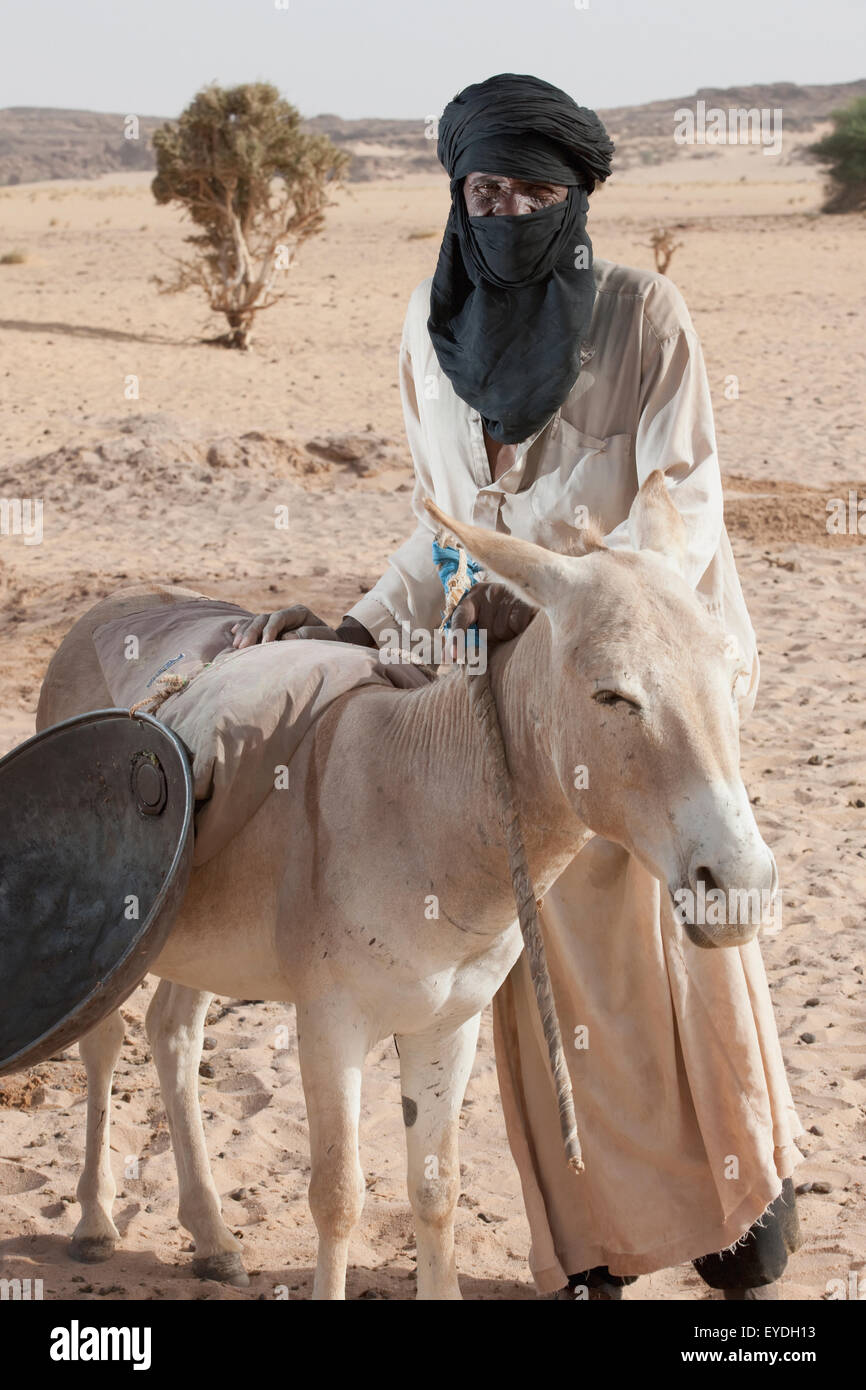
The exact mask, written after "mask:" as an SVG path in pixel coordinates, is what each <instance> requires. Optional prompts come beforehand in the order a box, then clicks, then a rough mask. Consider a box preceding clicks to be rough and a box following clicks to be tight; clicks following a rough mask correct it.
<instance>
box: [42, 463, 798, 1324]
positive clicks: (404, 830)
mask: <svg viewBox="0 0 866 1390" xmlns="http://www.w3.org/2000/svg"><path fill="white" fill-rule="evenodd" d="M428 505H429V509H430V511H431V513H432V514H433V515H434V516H435V517H436V518H437V520H438V521H440V522H441V523H442V524H444V525H445V526H447V527H448V529H449V530H450V531H451V532H452V533H453V534H455V535H456V536H457V537H458V538H459V540H460V541H461V542H462V543H463V544H464V545H465V546H466V548H467V549H468V550H469V552H470V553H471V554H472V555H473V556H474V557H475V558H476V559H478V560H479V561H480V562H481V563H482V564H483V565H484V566H485V568H486V569H487V570H488V571H489V572H490V573H491V574H493V575H496V576H498V577H499V578H500V579H502V580H503V581H504V582H505V583H506V584H508V585H510V586H511V588H512V589H513V590H514V591H515V592H516V593H517V594H519V595H521V596H522V597H523V598H525V599H526V600H527V601H528V602H530V603H531V604H532V605H534V606H535V607H536V608H537V610H538V611H537V613H536V616H535V617H534V619H533V621H532V622H531V623H530V624H529V626H528V628H527V629H526V631H525V632H524V633H523V634H522V635H521V636H520V637H519V638H517V639H515V640H514V641H512V642H509V643H507V644H504V645H502V646H500V647H498V648H496V649H494V651H493V653H492V655H491V659H490V668H489V677H490V681H491V686H492V689H493V691H494V694H495V699H496V704H497V707H498V711H499V717H500V722H501V726H502V731H503V736H504V741H505V746H506V748H507V751H508V759H509V764H510V768H511V772H512V776H513V780H514V785H515V792H516V796H517V799H518V803H519V809H520V817H521V823H522V827H523V833H524V839H525V843H526V849H527V855H528V860H529V866H530V870H531V873H532V876H533V879H534V882H535V885H536V889H537V892H538V894H539V895H542V896H543V894H544V893H545V892H546V891H547V889H548V888H549V887H550V885H551V884H552V883H553V882H554V881H555V880H556V878H557V877H558V875H559V874H560V873H561V872H562V871H563V869H564V868H565V866H566V865H567V864H568V863H569V862H570V861H571V860H572V859H573V857H574V856H575V855H576V854H577V853H578V852H579V850H580V849H581V847H582V846H583V845H584V844H585V843H586V841H587V840H588V839H589V838H590V837H591V836H592V835H593V834H599V835H602V836H604V837H606V838H607V839H609V840H612V841H615V842H616V843H618V844H619V845H621V846H623V847H624V848H625V849H627V850H628V851H629V852H630V853H631V854H633V855H635V856H637V858H638V859H639V860H640V861H641V863H642V864H644V865H645V866H646V867H647V868H648V869H649V870H650V871H651V872H652V873H654V874H655V875H656V876H657V877H658V878H659V879H660V881H661V883H662V884H663V885H664V887H665V888H667V889H668V890H669V891H670V893H671V894H672V895H673V894H675V893H676V892H677V891H678V890H680V889H684V888H690V889H691V890H692V891H693V892H694V891H696V890H697V887H698V884H699V883H701V882H703V883H704V885H705V886H711V887H719V888H721V889H723V890H725V889H727V888H729V887H733V886H734V885H736V887H737V889H742V888H747V889H749V890H750V891H751V890H758V892H761V893H764V892H767V891H772V892H775V887H776V882H777V876H776V868H775V863H774V860H773V856H772V854H771V852H770V850H769V849H768V847H767V846H766V844H765V843H764V841H763V840H762V839H761V836H760V834H759V832H758V828H757V826H756V824H755V819H754V816H753V813H752V809H751V806H750V804H749V800H748V797H747V795H746V791H745V788H744V786H743V783H742V781H741V778H740V773H739V766H738V763H739V740H738V716H737V704H736V698H735V693H734V685H735V681H736V678H737V676H738V674H739V672H738V669H737V660H736V658H735V657H734V656H732V655H731V651H730V644H729V643H726V641H725V634H724V633H723V632H722V630H721V628H720V626H719V625H718V623H717V622H716V620H715V619H713V618H711V617H710V616H709V615H708V613H707V612H706V610H705V609H704V607H703V606H702V604H701V603H700V601H699V600H698V598H696V596H695V594H694V593H693V592H692V590H691V589H690V588H689V586H688V585H687V584H686V582H685V580H684V579H683V577H682V574H681V572H680V569H679V567H680V565H681V559H682V554H683V550H684V528H683V523H682V520H681V518H680V516H679V513H678V512H677V511H676V508H675V507H674V505H673V503H672V502H671V500H670V498H669V496H668V493H667V491H666V488H665V485H664V481H663V478H662V475H661V473H658V472H657V473H654V474H653V475H652V476H651V477H650V478H649V479H648V480H647V481H646V482H645V483H644V485H643V487H642V488H641V490H640V493H639V494H638V496H637V498H636V499H635V502H634V504H633V506H632V509H631V513H630V516H629V528H630V539H631V542H632V546H633V550H632V551H616V552H614V551H611V550H608V549H606V548H605V546H604V543H603V540H602V539H601V537H600V535H599V534H598V533H597V532H596V531H595V530H594V529H593V528H588V529H587V531H586V532H585V533H584V538H583V545H582V549H583V553H582V554H581V555H573V556H563V555H560V554H555V553H553V552H551V551H547V550H545V549H543V548H541V547H539V546H537V545H533V544H530V543H528V542H526V541H521V540H518V539H515V538H514V537H511V536H507V535H501V534H498V533H496V532H491V531H486V530H481V529H478V528H476V527H472V526H468V525H463V524H461V523H459V522H457V521H454V520H452V519H451V518H449V517H447V516H445V515H444V514H443V513H441V512H440V511H439V510H438V509H437V508H436V507H434V506H433V504H432V503H431V504H428ZM162 601H165V596H163V599H162ZM128 602H129V600H128V599H127V604H128ZM142 606H145V605H143V604H139V607H142ZM125 611H127V610H125ZM117 612H118V608H117V600H116V599H108V600H105V601H104V602H103V603H101V604H99V605H97V608H96V609H95V610H92V611H91V612H90V613H89V614H87V615H85V617H84V618H83V619H81V620H80V623H79V625H78V626H79V627H80V626H81V624H86V625H87V627H88V628H89V629H90V630H92V628H93V627H94V626H97V625H98V624H99V623H100V622H105V621H108V620H109V619H110V618H111V617H113V616H116V615H117ZM75 631H76V629H73V632H72V633H71V634H69V635H68V636H67V638H66V639H65V641H64V644H63V645H61V647H60V649H59V651H58V652H57V654H56V655H55V657H54V660H53V663H52V666H51V668H50V669H49V677H48V678H47V679H46V684H45V687H44V691H43V698H42V700H41V702H40V712H39V722H40V724H41V726H43V727H44V726H45V725H46V724H48V723H52V722H56V721H57V720H59V719H61V718H68V717H70V716H72V715H73V714H76V713H80V712H82V711H84V710H87V709H92V708H97V707H99V705H100V702H104V686H100V684H99V681H100V680H101V678H100V677H99V676H98V674H96V672H97V671H98V668H96V667H95V658H94V663H93V664H94V673H93V674H92V676H91V677H87V678H86V677H84V676H82V675H81V673H80V670H79V668H78V667H75V668H74V669H73V663H72V660H71V657H70V656H69V655H68V653H69V651H70V648H69V646H68V644H69V643H70V640H71V638H72V637H73V634H74V633H75ZM79 646H80V637H79ZM65 653H66V654H65ZM287 655H288V654H287ZM64 673H65V674H66V675H67V677H68V679H66V680H65V681H64V680H63V676H64ZM50 690H54V691H55V692H56V691H58V690H60V691H61V695H59V696H58V695H57V694H55V695H53V696H52V695H50V693H49V691H50ZM576 765H583V766H585V767H587V768H588V773H589V775H588V779H587V778H575V776H574V769H575V767H576ZM584 781H586V783H587V785H584ZM292 785H293V788H294V789H296V794H293V795H291V796H286V795H284V794H280V795H277V794H276V793H275V792H273V793H271V794H270V795H269V797H268V798H267V800H266V801H265V802H264V803H263V805H262V806H261V807H260V808H259V810H258V811H257V812H256V813H255V814H254V815H253V817H252V818H251V819H250V820H249V822H248V823H247V824H246V825H245V826H244V828H243V829H242V830H241V831H240V833H239V834H238V835H237V836H236V837H235V838H234V839H233V840H231V841H230V842H229V844H228V845H227V846H226V847H225V849H224V850H222V851H221V852H220V853H219V854H218V855H217V856H215V858H214V859H212V860H210V861H209V862H208V863H206V864H204V865H203V866H202V867H201V868H199V869H197V870H195V871H194V873H193V877H192V880H191V883H190V887H189V890H188V893H187V896H186V898H185V900H184V903H183V906H182V909H181V912H180V914H179V916H178V918H177V920H176V924H175V926H174V928H173V930H172V933H171V935H170V937H169V939H168V942H167V944H166V946H165V948H164V949H163V951H162V953H161V954H160V956H159V957H158V959H157V960H156V962H155V964H154V965H153V967H152V970H153V972H154V973H155V974H156V975H158V976H159V977H160V981H161V982H160V984H159V986H158V988H157V990H156V992H155V995H154V997H153V1001H152V1003H151V1005H150V1008H149V1010H148V1013H147V1020H146V1026H147V1032H148V1036H149V1039H150V1043H151V1047H152V1051H153V1056H154V1060H155V1062H156V1066H157V1070H158V1074H159V1080H160V1086H161V1089H162V1096H163V1101H164V1104H165V1108H166V1111H167V1114H168V1122H169V1127H170V1131H171V1137H172V1142H173V1146H174V1151H175V1156H176V1162H177V1169H178V1185H179V1218H180V1222H181V1224H182V1225H183V1226H184V1227H185V1228H186V1229H187V1230H188V1231H189V1232H190V1234H191V1235H192V1237H193V1240H194V1242H195V1250H196V1254H195V1259H194V1262H193V1268H194V1270H195V1272H196V1273H197V1274H199V1275H201V1276H202V1277H204V1278H216V1279H222V1280H226V1281H228V1282H231V1283H235V1284H245V1283H247V1282H248V1281H247V1276H246V1273H245V1271H244V1269H243V1265H242V1262H241V1254H240V1246H239V1243H238V1241H237V1240H236V1239H235V1237H234V1236H233V1235H232V1234H231V1232H230V1231H229V1230H228V1229H227V1228H226V1226H225V1224H224V1222H223V1220H222V1217H221V1208H220V1199H219V1196H218V1193H217V1189H216V1186H215V1184H214V1181H213V1177H212V1175H211V1171H210V1166H209V1163H208V1157H207V1152H206V1148H205V1139H204V1132H203V1128H202V1122H201V1115H200V1110H199V1100H198V1088H197V1081H198V1066H199V1061H200V1057H201V1048H202V1033H203V1026H204V1019H205V1014H206V1012H207V1008H208V1005H209V1003H210V1000H211V999H212V997H213V995H214V994H217V993H219V994H227V995H231V996H235V997H238V996H239V997H245V998H252V999H256V998H259V999H261V998H266V999H269V1000H282V1001H286V1002H294V1004H295V1005H296V1008H297V1024H298V1047H299V1058H300V1066H301V1076H302V1081H303V1087H304V1094H305V1097H306V1103H307V1112H308V1118H309V1131H310V1148H311V1180H310V1186H309V1202H310V1208H311V1211H312V1215H313V1218H314V1220H315V1223H316V1227H317V1230H318V1236H319V1249H318V1263H317V1268H316V1274H315V1280H314V1286H313V1297H314V1298H316V1299H341V1298H344V1297H345V1276H346V1265H347V1255H348V1244H349V1238H350V1235H351V1232H352V1230H353V1228H354V1226H355V1224H356V1223H357V1221H358V1219H359V1216H360V1213H361V1208H362V1203H363V1197H364V1179H363V1174H362V1170H361V1166H360V1163H359V1157H358V1118H359V1111H360V1095H361V1076H362V1069H363V1064H364V1059H365V1056H366V1054H367V1052H368V1051H369V1049H370V1048H371V1047H372V1046H373V1045H374V1044H375V1043H376V1042H377V1041H378V1040H380V1039H382V1038H386V1037H388V1035H390V1034H394V1035H395V1036H396V1038H397V1041H398V1046H399V1053H400V1077H401V1085H402V1093H403V1096H404V1118H405V1134H406V1145H407V1150H408V1187H409V1197H410V1201H411V1205H412V1209H413V1213H414V1218H415V1228H416V1239H417V1252H418V1262H417V1267H418V1284H417V1293H418V1297H419V1298H421V1299H456V1298H459V1297H460V1289H459V1284H458V1278H457V1270H456V1265H455V1257H454V1209H455V1205H456V1203H457V1198H458V1195H459V1188H460V1176H459V1164H458V1154H457V1134H458V1119H459V1113H460V1107H461V1104H462V1100H463V1095H464V1091H465V1088H466V1084H467V1080H468V1078H469V1073H470V1070H471V1067H472V1061H473V1057H474V1052H475V1045H476V1039H477V1035H478V1024H479V1015H480V1012H481V1010H482V1009H483V1008H484V1007H485V1006H486V1005H487V1004H488V1003H489V1002H490V1000H491V999H492V997H493V995H494V993H495V991H496V990H497V989H498V987H499V985H500V984H501V983H502V981H503V980H504V978H505V976H506V974H507V972H508V971H509V969H510V968H511V966H512V965H513V964H514V962H515V960H516V958H517V956H518V954H519V951H520V949H521V937H520V932H519V928H518V926H517V924H516V922H515V908H514V901H513V898H512V889H511V881H510V875H509V868H508V863H507V858H506V854H505V850H504V843H505V842H504V835H503V832H502V829H501V826H500V816H499V808H498V806H497V804H496V798H495V795H494V791H493V788H492V786H491V783H490V779H489V777H488V775H487V772H486V767H485V749H484V746H483V741H482V737H481V732H480V729H479V726H478V724H477V722H476V721H475V719H474V717H473V715H472V713H471V711H470V704H469V696H468V692H467V688H466V681H465V678H464V677H463V675H462V674H461V673H460V672H458V671H451V672H449V673H448V674H446V675H444V676H441V677H440V678H439V679H438V680H436V681H434V682H432V683H430V684H429V685H428V686H426V687H425V688H422V689H419V690H411V691H401V690H388V689H386V688H382V689H379V688H378V687H366V688H362V689H359V690H357V691H353V692H351V693H350V694H349V695H348V696H344V697H343V698H341V699H339V700H337V701H336V702H335V703H334V704H333V705H331V706H330V708H329V709H328V710H327V711H326V712H325V714H324V715H323V716H322V717H321V718H320V719H319V720H318V721H317V722H316V724H315V725H314V726H313V728H312V729H311V731H310V733H309V734H308V735H307V736H306V738H305V739H304V740H303V741H302V743H301V745H300V748H299V750H298V751H297V753H296V754H295V758H294V761H293V764H292ZM431 902H435V903H436V904H437V905H438V916H434V917H432V919H431V915H430V911H429V904H430V903H431ZM756 929H757V925H756V924H755V923H749V924H745V925H735V926H726V927H713V926H706V927H703V928H698V927H695V926H692V925H689V924H687V925H686V927H685V930H686V931H687V932H688V933H689V934H690V935H691V937H692V939H693V941H694V942H695V943H696V944H698V945H700V946H713V945H724V946H737V945H741V944H743V943H745V942H746V941H748V940H750V939H751V938H752V936H753V935H754V934H755V931H756ZM122 1040H123V1025H122V1023H121V1020H120V1014H119V1013H114V1014H112V1015H110V1016H109V1017H108V1018H107V1019H106V1020H105V1021H104V1022H103V1023H101V1024H100V1025H99V1026H98V1027H97V1028H95V1029H94V1030H93V1031H92V1032H91V1033H90V1034H88V1035H87V1036H86V1037H85V1038H83V1039H82V1040H81V1045H80V1046H81V1056H82V1058H83V1061H84V1064H85V1066H86V1069H87V1083H88V1110H87V1142H86V1156H85V1164H84V1170H83V1173H82V1176H81V1179H80V1182H79V1185H78V1200H79V1202H80V1205H81V1210H82V1215H81V1220H80V1222H79V1224H78V1226H77V1228H76V1231H75V1233H74V1236H73V1242H72V1253H73V1255H75V1256H76V1257H77V1258H79V1259H84V1260H88V1261H89V1260H101V1259H106V1258H108V1256H109V1255H110V1254H111V1253H112V1251H113V1250H114V1246H115V1242H116V1241H117V1240H118V1239H119V1237H118V1233H117V1230H116V1228H115V1226H114V1223H113V1221H112V1218H111V1208H112V1202H113V1199H114V1196H115V1183H114V1179H113V1177H112V1173H111V1168H110V1164H109V1142H108V1126H109V1118H108V1116H109V1105H110V1093H111V1080H112V1073H113V1069H114V1066H115V1064H116V1061H117V1057H118V1054H119V1051H120V1047H121V1043H122ZM431 1159H432V1160H434V1161H433V1162H431ZM431 1174H433V1175H434V1176H430V1175H431ZM575 1182H576V1184H577V1183H579V1178H577V1177H576V1178H575ZM578 1190H579V1189H578V1187H577V1186H576V1187H575V1196H576V1197H577V1195H578Z"/></svg>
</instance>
